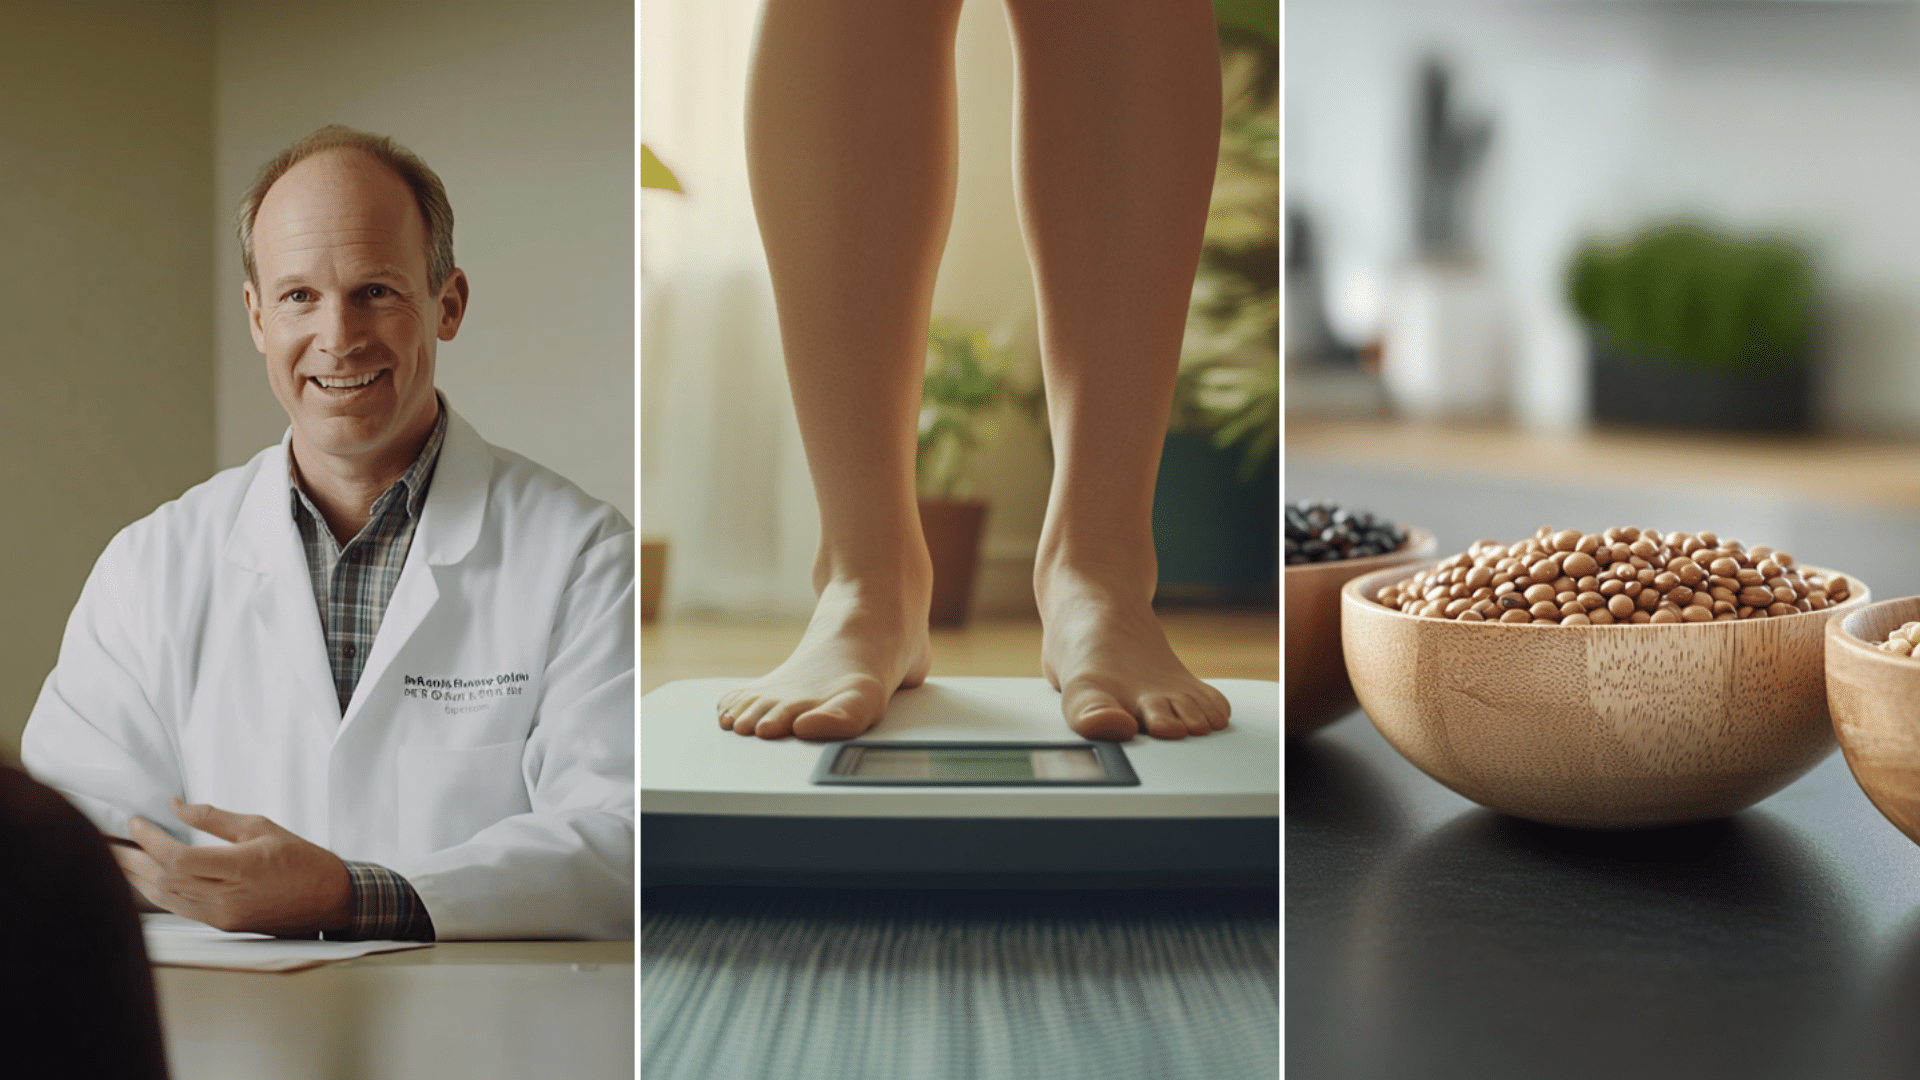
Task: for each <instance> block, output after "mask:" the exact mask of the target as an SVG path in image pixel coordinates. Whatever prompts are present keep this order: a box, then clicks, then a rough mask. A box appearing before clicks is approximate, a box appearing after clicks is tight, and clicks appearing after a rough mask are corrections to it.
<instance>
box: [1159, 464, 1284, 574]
mask: <svg viewBox="0 0 1920 1080" xmlns="http://www.w3.org/2000/svg"><path fill="white" fill-rule="evenodd" d="M1239 467H1240V450H1239V448H1238V447H1233V448H1229V449H1225V450H1223V449H1220V448H1219V447H1216V446H1214V445H1213V442H1212V440H1211V439H1210V438H1209V437H1208V436H1207V435H1204V434H1201V433H1198V432H1191V431H1172V432H1168V433H1167V442H1166V446H1165V448H1164V449H1163V450H1162V451H1161V454H1160V473H1159V477H1158V479H1157V480H1156V482H1155V484H1154V489H1153V548H1154V554H1155V556H1156V557H1157V558H1158V560H1159V563H1160V588H1159V592H1158V593H1157V594H1156V599H1160V600H1170V601H1184V602H1194V603H1272V602H1274V600H1275V599H1276V597H1277V596H1278V591H1279V590H1278V588H1277V582H1278V580H1279V566H1280V454H1279V452H1278V451H1277V450H1276V451H1275V452H1274V454H1273V456H1272V457H1271V458H1270V459H1269V460H1268V461H1267V463H1266V464H1265V465H1264V466H1263V467H1262V468H1261V469H1260V471H1259V472H1258V473H1257V474H1256V475H1254V476H1253V477H1252V478H1251V479H1249V480H1246V481H1242V480H1241V479H1240V478H1239V476H1238V475H1237V471H1238V469H1239Z"/></svg>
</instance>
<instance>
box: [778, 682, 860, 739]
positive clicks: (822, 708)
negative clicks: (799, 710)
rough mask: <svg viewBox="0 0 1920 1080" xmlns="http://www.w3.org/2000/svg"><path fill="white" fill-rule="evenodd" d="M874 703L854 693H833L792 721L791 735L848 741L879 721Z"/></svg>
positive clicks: (850, 691)
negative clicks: (874, 712)
mask: <svg viewBox="0 0 1920 1080" xmlns="http://www.w3.org/2000/svg"><path fill="white" fill-rule="evenodd" d="M872 712H873V703H872V702H870V701H868V700H867V699H866V697H865V695H863V694H860V693H858V692H857V691H852V690H849V691H846V692H845V693H840V694H835V695H834V696H833V697H831V698H828V699H827V700H826V701H825V702H822V703H821V704H820V705H818V706H817V707H815V708H812V709H808V710H807V711H806V712H805V713H803V714H801V716H800V717H799V718H798V719H796V720H794V722H793V733H794V734H795V735H798V736H800V737H801V738H803V739H851V738H853V737H854V736H856V735H859V734H862V733H864V732H865V731H866V730H867V729H868V728H870V727H872V726H873V725H874V722H875V721H876V720H877V719H878V717H875V716H873V715H872Z"/></svg>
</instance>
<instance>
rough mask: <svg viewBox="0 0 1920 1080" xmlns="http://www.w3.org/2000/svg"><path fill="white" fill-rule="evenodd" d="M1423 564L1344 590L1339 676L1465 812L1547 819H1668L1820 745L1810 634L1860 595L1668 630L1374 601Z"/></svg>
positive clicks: (1821, 697) (1800, 767) (1822, 750)
mask: <svg viewBox="0 0 1920 1080" xmlns="http://www.w3.org/2000/svg"><path fill="white" fill-rule="evenodd" d="M1422 568H1423V566H1422V565H1409V566H1400V567H1395V568H1393V569H1391V570H1384V571H1381V572H1379V573H1374V574H1369V575H1367V576H1366V577H1362V578H1356V579H1354V580H1353V581H1350V582H1348V583H1347V585H1346V587H1345V588H1344V589H1343V590H1342V591H1341V597H1340V600H1341V635H1342V638H1343V640H1344V642H1345V645H1346V657H1347V670H1348V672H1349V673H1350V674H1351V676H1352V678H1353V688H1354V690H1355V692H1356V693H1357V694H1358V695H1359V698H1360V706H1361V707H1362V708H1364V709H1365V710H1366V711H1367V715H1368V717H1370V718H1371V719H1372V720H1373V723H1374V726H1375V727H1377V728H1379V729H1380V733H1381V734H1382V735H1384V736H1386V739H1387V741H1388V742H1390V743H1392V744H1393V746H1394V748H1395V749H1397V750H1399V751H1400V752H1401V753H1402V754H1404V755H1405V756H1406V758H1407V759H1408V760H1409V761H1411V762H1413V763H1414V764H1415V765H1417V766H1419V767H1420V769H1421V770H1422V771H1424V772H1426V773H1427V775H1429V776H1431V777H1433V778H1434V779H1435V780H1438V781H1440V782H1441V783H1442V784H1445V785H1446V786H1447V787H1449V788H1452V789H1453V790H1454V791H1457V792H1459V793H1460V794H1461V795H1464V796H1466V797H1467V798H1469V799H1472V800H1473V801H1474V802H1477V803H1480V804H1481V805H1483V806H1488V807H1491V808H1493V809H1495V810H1498V811H1500V812H1502V813H1506V814H1512V815H1513V816H1515V817H1521V818H1526V819H1528V820H1531V821H1538V822H1543V823H1545V824H1549V825H1566V826H1573V827H1576V828H1588V829H1634V828H1653V827H1657V826H1664V825H1679V824H1682V823H1685V822H1690V821H1705V820H1709V819H1712V818H1718V817H1724V816H1726V815H1728V814H1731V813H1734V812H1735V811H1738V810H1743V809H1745V808H1746V807H1748V806H1751V805H1753V804H1754V803H1756V802H1759V801H1760V800H1761V799H1764V798H1766V797H1767V796H1768V795H1771V794H1773V793H1774V792H1776V791H1778V790H1780V789H1781V788H1783V787H1786V786H1787V785H1788V784H1790V783H1792V782H1793V781H1794V780H1796V779H1798V778H1799V777H1801V776H1802V775H1804V774H1805V773H1806V772H1807V771H1808V770H1809V769H1812V768H1813V767H1814V766H1815V765H1818V764H1819V763H1820V762H1821V760H1823V759H1824V758H1825V757H1826V756H1827V755H1828V754H1830V753H1832V752H1833V744H1834V740H1833V728H1832V725H1831V723H1830V721H1829V719H1828V713H1827V691H1826V670H1825V669H1826V664H1825V632H1826V627H1827V623H1828V621H1829V618H1830V616H1831V615H1833V614H1834V613H1841V614H1845V613H1848V612H1851V611H1853V610H1855V609H1857V608H1859V607H1862V606H1864V605H1865V604H1866V603H1868V602H1869V600H1870V599H1871V597H1870V596H1869V594H1868V590H1867V588H1866V586H1865V585H1863V584H1860V583H1859V582H1857V581H1855V582H1854V584H1855V585H1856V590H1855V592H1854V595H1853V596H1852V597H1850V598H1849V599H1848V601H1847V603H1845V604H1842V605H1840V606H1838V607H1836V608H1833V609H1831V610H1830V611H1814V612H1807V613H1805V614H1801V615H1788V616H1785V617H1781V618H1767V619H1746V620H1742V621H1739V622H1709V623H1679V624H1674V625H1668V626H1619V625H1614V626H1514V625H1511V624H1507V623H1463V622H1454V621H1451V620H1442V619H1423V618H1419V617H1417V616H1413V615H1406V614H1402V613H1401V612H1398V611H1394V610H1392V609H1390V608H1386V607H1383V606H1381V605H1380V604H1379V603H1377V602H1376V601H1375V600H1374V599H1373V597H1374V596H1375V595H1376V594H1377V593H1378V592H1379V590H1380V588H1381V587H1382V586H1384V585H1388V584H1391V583H1393V582H1395V581H1399V580H1401V579H1403V578H1405V577H1408V576H1410V575H1411V574H1413V573H1414V572H1415V571H1416V570H1420V569H1422ZM1823 572H1824V571H1823ZM1849 577H1851V575H1849Z"/></svg>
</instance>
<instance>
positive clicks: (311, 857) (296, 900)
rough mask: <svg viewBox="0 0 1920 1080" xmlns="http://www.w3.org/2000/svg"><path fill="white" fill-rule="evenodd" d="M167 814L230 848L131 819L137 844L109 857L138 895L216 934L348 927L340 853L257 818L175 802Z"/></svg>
mask: <svg viewBox="0 0 1920 1080" xmlns="http://www.w3.org/2000/svg"><path fill="white" fill-rule="evenodd" d="M173 812H174V814H175V815H177V816H178V817H179V818H180V820H181V821H182V822H184V823H186V824H187V825H189V826H191V827H193V828H196V829H199V830H200V831H202V832H208V833H212V834H213V835H215V836H217V837H219V838H221V839H222V840H226V841H230V842H231V845H232V846H230V847H192V846H189V845H187V844H182V843H181V842H180V841H178V840H175V839H174V838H173V837H171V836H169V835H167V834H166V833H165V832H164V831H162V830H161V829H159V828H158V827H156V826H154V825H152V824H149V823H148V822H146V821H143V820H141V819H139V818H133V819H131V820H130V821H129V822H128V824H127V831H128V832H129V833H131V834H132V836H133V839H134V841H135V842H136V843H138V844H139V845H140V846H139V847H138V848H131V847H121V846H119V845H117V844H116V845H114V846H113V857H114V859H115V860H117V861H118V862H119V863H120V868H121V869H122V870H123V871H125V872H126V875H127V880H128V881H130V882H132V883H133V887H134V889H135V891H137V892H139V893H140V895H141V896H143V897H145V898H146V899H147V900H149V901H151V902H152V903H155V904H158V905H159V906H161V907H163V908H165V909H166V910H168V911H171V912H173V913H174V914H176V915H184V916H186V917H187V918H189V919H198V920H199V921H201V922H203V923H207V924H208V925H211V926H216V927H219V928H220V929H222V930H245V931H251V932H253V933H260V934H310V933H313V932H314V931H316V930H344V929H346V928H347V921H348V918H349V917H350V915H351V912H352V900H353V890H352V886H351V885H350V884H349V882H348V878H347V866H346V864H345V863H343V862H341V861H340V857H339V856H337V855H335V854H334V853H333V852H331V851H328V850H327V849H326V848H323V847H320V846H319V845H317V844H311V843H308V842H307V841H305V840H302V839H301V838H300V837H298V836H295V835H294V834H292V833H290V832H288V831H287V830H285V829H283V828H281V827H280V826H278V825H275V824H274V823H273V822H271V821H269V820H267V819H266V818H264V817H261V816H260V815H258V814H234V813H229V812H227V811H225V810H220V809H217V808H215V807H212V806H205V805H195V804H192V803H186V802H182V801H180V800H179V799H175V800H173Z"/></svg>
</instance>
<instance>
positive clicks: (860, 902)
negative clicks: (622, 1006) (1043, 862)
mask: <svg viewBox="0 0 1920 1080" xmlns="http://www.w3.org/2000/svg"><path fill="white" fill-rule="evenodd" d="M1278 920H1279V907H1278V894H1277V893H1276V892H1272V891H1266V892H1254V893H1247V892H1233V893H1223V892H1216V893H1202V892H1184V893H1182V892H1151V893H1148V892H1126V891H1102V892H1079V891H1074V892H1066V891H1062V892H1037V891H1036V892H1017V891H1005V892H987V891H938V892H935V891H905V890H897V891H896V890H872V891H859V892H855V891H840V890H822V889H746V888H739V889H695V888H676V889H659V890H650V891H648V892H647V893H646V894H645V896H644V897H643V899H642V918H641V940H640V949H641V969H640V977H641V988H640V993H641V1005H640V1021H641V1047H640V1052H641V1075H643V1076H645V1077H647V1078H648V1080H681V1078H686V1080H694V1078H700V1080H706V1078H732V1077H752V1078H756V1080H866V1078H874V1080H880V1078H884V1080H947V1078H953V1080H1000V1078H1003V1077H1004V1078H1026V1077H1034V1078H1045V1080H1080V1078H1086V1080H1135V1078H1138V1080H1178V1078H1186V1077H1192V1078H1196V1080H1241V1078H1245V1080H1270V1078H1272V1077H1275V1076H1277V1075H1278V1074H1279V1069H1280V1065H1279V1010H1278V1005H1277V997H1278V989H1279V976H1278V949H1279V944H1278V942H1279V932H1278V931H1279V921H1278Z"/></svg>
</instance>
